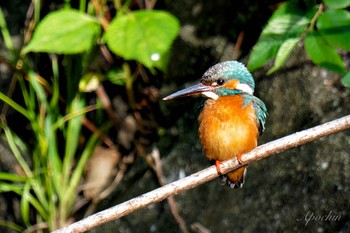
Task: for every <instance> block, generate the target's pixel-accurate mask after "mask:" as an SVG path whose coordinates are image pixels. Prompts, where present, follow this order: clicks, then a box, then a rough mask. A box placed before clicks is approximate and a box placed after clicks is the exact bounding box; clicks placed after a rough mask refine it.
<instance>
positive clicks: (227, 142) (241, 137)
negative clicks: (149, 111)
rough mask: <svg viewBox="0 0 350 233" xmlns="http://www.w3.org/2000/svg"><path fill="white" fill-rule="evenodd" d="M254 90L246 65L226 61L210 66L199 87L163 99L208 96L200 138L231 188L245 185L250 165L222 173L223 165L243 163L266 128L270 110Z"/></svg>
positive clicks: (203, 109)
mask: <svg viewBox="0 0 350 233" xmlns="http://www.w3.org/2000/svg"><path fill="white" fill-rule="evenodd" d="M254 88H255V83H254V79H253V76H252V75H251V74H250V72H249V71H248V69H247V68H246V67H245V66H244V65H243V64H242V63H240V62H238V61H225V62H221V63H218V64H216V65H214V66H212V67H210V68H209V69H208V70H207V71H206V72H205V73H204V74H203V76H202V78H201V80H200V83H199V84H196V85H193V86H191V87H188V88H185V89H183V90H180V91H177V92H175V93H173V94H171V95H169V96H167V97H165V98H163V100H170V99H175V98H179V97H184V96H191V95H203V96H204V97H206V100H205V102H204V106H203V108H202V110H201V112H200V114H199V118H198V120H199V130H198V131H199V139H200V142H201V144H202V148H203V152H204V155H205V156H206V157H207V158H208V160H209V161H210V162H211V163H213V164H215V166H216V170H217V172H218V173H219V174H220V175H221V178H222V183H223V184H227V186H229V187H230V188H241V187H242V186H243V183H244V179H245V175H246V171H247V165H244V166H242V167H240V168H238V169H236V170H234V171H232V172H229V173H227V174H222V173H221V169H220V164H221V163H222V161H225V160H228V159H231V158H234V157H236V158H237V160H238V162H239V163H241V164H242V159H241V158H242V154H244V153H248V152H249V151H251V150H253V149H254V148H255V147H257V145H258V137H259V135H261V133H262V132H263V131H264V129H265V121H266V117H267V108H266V106H265V104H264V102H263V101H261V100H260V99H259V98H257V97H256V96H254Z"/></svg>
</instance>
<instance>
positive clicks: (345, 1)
mask: <svg viewBox="0 0 350 233" xmlns="http://www.w3.org/2000/svg"><path fill="white" fill-rule="evenodd" d="M323 2H324V4H326V6H328V7H330V8H335V9H340V8H345V7H348V6H350V0H323Z"/></svg>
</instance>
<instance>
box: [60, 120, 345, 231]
mask: <svg viewBox="0 0 350 233" xmlns="http://www.w3.org/2000/svg"><path fill="white" fill-rule="evenodd" d="M348 128H350V115H348V116H345V117H342V118H339V119H337V120H333V121H330V122H328V123H325V124H322V125H319V126H316V127H313V128H310V129H307V130H303V131H300V132H297V133H294V134H291V135H288V136H286V137H283V138H280V139H277V140H274V141H272V142H269V143H266V144H264V145H261V146H259V147H257V148H255V149H254V150H253V151H251V152H249V153H247V154H244V155H243V156H242V162H243V164H248V163H251V162H254V161H257V160H260V159H263V158H266V157H268V156H270V155H272V154H276V153H279V152H281V151H283V150H287V149H290V148H293V147H297V146H300V145H302V144H305V143H307V142H310V141H313V140H316V139H318V138H321V137H324V136H327V135H330V134H333V133H336V132H339V131H343V130H345V129H348ZM240 166H242V164H239V163H238V161H237V159H231V160H228V161H225V162H223V163H222V165H221V171H222V172H223V173H227V172H229V171H232V170H234V169H237V168H238V167H240ZM216 177H218V174H217V171H216V168H215V166H211V167H209V168H206V169H204V170H202V171H199V172H197V173H194V174H192V175H190V176H187V177H185V178H183V179H180V180H178V181H175V182H173V183H170V184H168V185H165V186H163V187H160V188H158V189H155V190H153V191H150V192H148V193H145V194H143V195H141V196H138V197H135V198H133V199H131V200H129V201H126V202H123V203H121V204H119V205H116V206H114V207H111V208H109V209H106V210H103V211H101V212H98V213H96V214H94V215H91V216H89V217H87V218H85V219H82V220H80V221H78V222H75V223H73V224H71V225H69V226H67V227H65V228H62V229H59V230H56V231H54V233H66V232H84V231H87V230H90V229H92V228H94V227H96V226H99V225H102V224H104V223H106V222H109V221H113V220H116V219H118V218H120V217H122V216H125V215H128V214H130V213H132V212H134V211H136V210H138V209H141V208H143V207H145V206H147V205H150V204H152V203H155V202H159V201H162V200H164V199H165V198H167V197H169V196H171V195H177V194H179V193H181V192H184V191H186V190H188V189H191V188H194V187H196V186H199V185H201V184H203V183H205V182H208V181H210V180H212V179H214V178H216Z"/></svg>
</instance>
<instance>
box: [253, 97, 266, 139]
mask: <svg viewBox="0 0 350 233" xmlns="http://www.w3.org/2000/svg"><path fill="white" fill-rule="evenodd" d="M252 103H253V106H254V109H255V115H256V118H257V121H258V122H257V123H258V126H259V133H260V134H262V132H263V131H264V130H265V121H266V117H267V108H266V106H265V104H264V102H262V101H261V100H260V99H259V98H257V97H255V96H253V98H252Z"/></svg>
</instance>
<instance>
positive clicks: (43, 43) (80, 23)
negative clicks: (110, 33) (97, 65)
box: [22, 9, 100, 54]
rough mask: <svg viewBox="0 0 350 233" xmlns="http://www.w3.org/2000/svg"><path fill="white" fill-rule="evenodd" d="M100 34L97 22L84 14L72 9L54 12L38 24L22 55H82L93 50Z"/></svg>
mask: <svg viewBox="0 0 350 233" xmlns="http://www.w3.org/2000/svg"><path fill="white" fill-rule="evenodd" d="M99 32H100V26H99V24H98V23H97V20H96V19H95V18H93V17H91V16H89V15H87V14H85V13H83V12H79V11H76V10H72V9H63V10H58V11H54V12H51V13H50V14H48V15H47V16H46V17H45V18H44V19H43V20H42V21H41V22H40V23H39V24H38V26H37V28H36V29H35V31H34V34H33V38H32V39H31V40H30V42H29V44H28V45H27V46H26V47H25V48H24V49H23V51H22V53H28V52H47V53H59V54H74V53H81V52H84V51H87V50H89V49H90V48H91V46H92V45H93V43H94V40H95V39H96V38H97V35H98V34H99Z"/></svg>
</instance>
